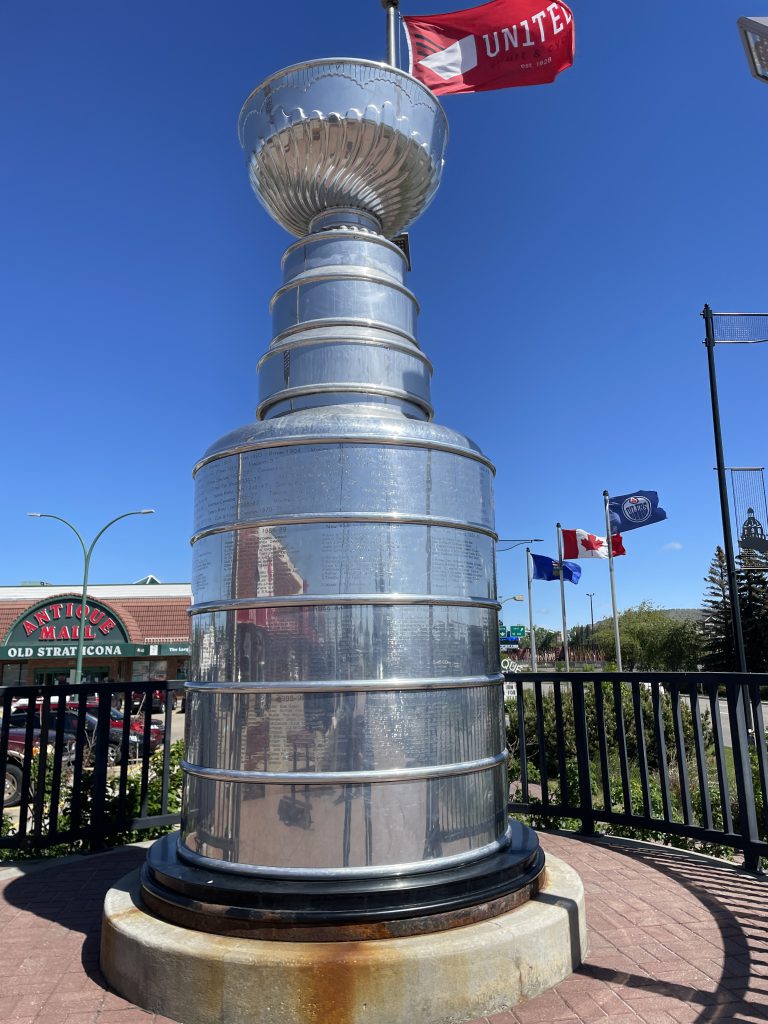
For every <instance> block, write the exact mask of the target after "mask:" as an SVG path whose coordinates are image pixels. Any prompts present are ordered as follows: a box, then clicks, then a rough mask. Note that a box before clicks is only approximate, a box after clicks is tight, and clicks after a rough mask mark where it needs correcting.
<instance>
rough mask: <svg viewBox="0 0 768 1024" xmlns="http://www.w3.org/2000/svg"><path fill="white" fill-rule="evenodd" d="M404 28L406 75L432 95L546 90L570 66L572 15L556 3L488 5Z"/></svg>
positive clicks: (504, 0) (407, 21)
mask: <svg viewBox="0 0 768 1024" xmlns="http://www.w3.org/2000/svg"><path fill="white" fill-rule="evenodd" d="M403 24H404V25H405V34H406V38H407V40H408V52H409V56H410V68H409V70H410V73H411V74H412V75H413V76H414V77H415V78H418V80H419V81H420V82H423V83H424V85H426V86H428V87H429V88H430V89H431V90H432V92H434V93H450V92H481V91H483V90H484V89H506V88H508V87H509V86H513V85H545V84H546V83H547V82H554V80H555V78H556V77H557V76H558V75H559V74H560V72H561V71H563V70H564V69H565V68H569V67H570V66H571V64H573V47H574V31H573V14H572V13H571V11H570V8H568V7H567V6H566V5H565V4H564V3H560V2H557V3H547V2H546V0H491V2H490V3H488V4H483V6H482V7H470V8H469V9H468V10H465V11H454V12H453V13H451V14H434V15H428V16H426V17H420V16H418V15H414V16H413V17H411V16H408V17H404V18H403Z"/></svg>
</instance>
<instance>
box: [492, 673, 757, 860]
mask: <svg viewBox="0 0 768 1024" xmlns="http://www.w3.org/2000/svg"><path fill="white" fill-rule="evenodd" d="M505 680H506V683H505V692H506V697H507V700H506V707H507V717H508V732H507V735H508V740H509V748H510V780H511V796H512V799H511V802H510V804H509V809H510V812H511V813H513V814H528V815H533V816H534V817H535V818H536V819H537V820H540V821H545V822H546V821H554V820H561V819H564V818H565V819H571V820H573V819H575V821H576V822H578V824H579V827H580V830H581V831H583V832H585V833H593V832H594V831H595V828H596V825H597V824H598V823H605V824H606V825H608V826H609V828H610V829H617V828H623V829H625V830H626V829H636V830H638V832H639V833H640V834H641V835H642V834H644V833H645V834H648V833H653V834H658V833H661V834H662V835H663V836H665V837H674V836H681V837H687V839H688V840H692V841H693V842H694V844H701V846H702V847H703V848H707V847H708V846H710V847H711V846H716V847H728V848H731V849H733V850H739V851H741V852H742V853H743V855H744V864H745V867H748V868H750V869H753V870H756V869H758V867H759V864H760V858H761V857H768V753H767V751H766V736H765V723H764V719H763V706H762V704H761V701H760V695H761V688H763V692H764V693H765V692H766V690H765V689H764V688H766V687H768V675H765V674H764V675H757V674H752V675H728V674H725V673H723V674H721V673H673V672H651V673H648V672H638V673H618V672H594V673H586V672H571V673H563V672H536V673H533V672H531V673H525V674H522V673H511V672H510V673H507V674H506V675H505ZM748 722H750V723H752V724H753V729H752V730H751V731H750V730H748V728H747V723H748Z"/></svg>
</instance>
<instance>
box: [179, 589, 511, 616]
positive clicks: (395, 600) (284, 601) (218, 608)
mask: <svg viewBox="0 0 768 1024" xmlns="http://www.w3.org/2000/svg"><path fill="white" fill-rule="evenodd" d="M363 604H364V605H397V606H403V605H405V606H409V605H411V606H413V607H418V606H421V605H427V606H429V605H431V606H438V607H449V608H488V609H491V610H492V611H498V610H499V608H501V605H500V604H499V602H498V601H492V600H490V599H485V598H479V597H453V596H451V595H446V594H332V595H329V594H323V595H317V596H313V595H311V594H290V595H288V596H286V597H243V598H239V599H238V600H234V601H204V602H203V603H202V604H194V605H192V607H191V608H188V609H187V615H205V614H208V613H209V612H226V611H236V610H237V609H238V608H310V607H311V608H315V607H317V606H327V607H330V608H335V607H338V606H346V605H363Z"/></svg>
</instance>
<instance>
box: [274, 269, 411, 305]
mask: <svg viewBox="0 0 768 1024" xmlns="http://www.w3.org/2000/svg"><path fill="white" fill-rule="evenodd" d="M324 281H364V282H365V283H366V284H379V285H381V286H382V287H383V288H389V289H391V290H392V291H395V292H400V294H401V295H404V296H405V297H406V298H407V299H408V300H409V302H412V303H413V305H414V307H415V308H416V312H417V313H420V312H421V306H420V305H419V300H418V299H417V298H416V296H415V295H414V294H413V292H412V291H411V290H410V288H406V287H405V285H404V284H402V283H401V282H400V281H396V280H395V279H394V278H392V277H387V275H386V274H382V273H381V271H375V270H368V269H367V268H366V267H354V268H348V267H346V266H343V265H341V266H337V267H334V268H333V273H329V272H328V268H326V267H323V268H321V269H317V270H307V271H305V272H304V273H303V274H298V275H297V276H296V277H294V278H292V279H291V280H290V281H288V283H287V284H284V285H282V286H281V287H280V288H278V289H277V291H276V292H275V293H274V295H273V296H272V298H271V299H270V300H269V312H270V313H273V312H274V307H275V305H276V303H277V302H279V301H280V299H281V298H282V297H283V296H284V295H287V294H288V292H291V291H295V290H296V289H297V288H300V287H301V286H302V285H305V284H321V283H322V282H324Z"/></svg>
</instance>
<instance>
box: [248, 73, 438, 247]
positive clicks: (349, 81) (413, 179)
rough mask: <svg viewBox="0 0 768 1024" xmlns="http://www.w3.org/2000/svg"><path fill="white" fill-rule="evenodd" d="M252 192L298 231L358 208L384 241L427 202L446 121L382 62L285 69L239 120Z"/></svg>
mask: <svg viewBox="0 0 768 1024" xmlns="http://www.w3.org/2000/svg"><path fill="white" fill-rule="evenodd" d="M238 132H239V136H240V143H241V145H242V147H243V149H244V150H245V151H246V153H247V154H248V163H249V173H250V179H251V185H252V186H253V190H254V192H255V193H256V195H257V196H258V198H259V199H260V200H261V202H262V203H263V204H264V206H265V207H266V209H267V211H268V212H269V213H270V215H271V216H272V217H274V218H275V220H276V221H277V222H278V223H279V224H281V225H282V226H283V227H284V228H286V230H287V231H290V232H291V233H292V234H294V235H297V236H299V237H301V236H303V235H306V234H308V233H309V231H310V228H311V224H312V220H313V218H315V217H316V216H317V215H318V214H320V213H323V212H325V211H327V210H329V209H334V208H353V209H359V210H363V211H365V212H367V213H369V214H371V215H372V216H374V217H375V218H376V219H377V221H378V222H379V224H380V225H381V232H382V234H384V235H385V236H386V237H387V238H392V237H393V236H394V235H397V234H398V233H399V232H401V231H403V230H404V229H405V228H406V227H407V226H408V225H409V224H410V223H411V222H412V221H413V220H415V219H416V217H418V216H419V214H420V213H422V212H423V211H424V210H425V209H426V208H427V206H428V205H429V203H430V202H431V200H432V198H433V196H434V194H435V192H436V191H437V187H438V185H439V184H440V176H441V173H442V169H443V158H444V154H445V147H446V143H447V141H448V122H447V119H446V116H445V113H444V111H443V109H442V107H441V106H440V104H439V103H438V101H437V99H436V98H435V97H434V96H433V94H432V93H431V92H430V91H429V90H428V89H427V88H425V87H424V86H423V85H422V84H421V83H420V82H417V81H416V79H414V78H412V77H411V76H410V75H408V74H406V73H405V72H404V71H400V70H399V69H398V68H394V67H391V66H390V65H388V64H379V63H376V62H375V61H364V60H353V59H348V58H328V59H324V60H314V61H308V62H307V63H304V64H297V65H295V66H293V67H290V68H285V69H284V70H282V71H279V72H277V74H275V75H272V76H271V77H270V78H268V79H267V80H266V81H265V82H263V83H262V84H261V85H260V86H259V87H258V88H257V89H255V90H254V91H253V92H252V93H251V95H250V96H249V97H248V99H247V100H246V101H245V104H244V105H243V109H242V110H241V112H240V117H239V119H238Z"/></svg>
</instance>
